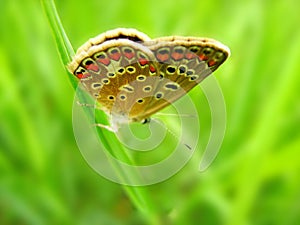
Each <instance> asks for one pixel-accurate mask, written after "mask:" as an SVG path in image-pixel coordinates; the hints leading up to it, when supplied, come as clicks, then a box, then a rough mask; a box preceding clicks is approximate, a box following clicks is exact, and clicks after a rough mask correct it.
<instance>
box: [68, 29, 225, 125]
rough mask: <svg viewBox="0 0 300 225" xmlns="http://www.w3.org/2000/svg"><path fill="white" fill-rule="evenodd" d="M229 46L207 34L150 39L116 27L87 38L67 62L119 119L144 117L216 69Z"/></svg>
mask: <svg viewBox="0 0 300 225" xmlns="http://www.w3.org/2000/svg"><path fill="white" fill-rule="evenodd" d="M228 56H229V49H228V48H227V47H226V46H224V45H223V44H221V43H219V42H217V41H215V40H213V39H208V38H195V37H180V36H171V37H162V38H157V39H150V38H149V37H148V36H147V35H145V34H143V33H141V32H139V31H137V30H134V29H125V28H119V29H115V30H112V31H108V32H106V33H104V34H100V35H99V36H97V37H95V38H92V39H90V40H89V41H88V42H86V43H85V44H84V45H83V46H82V47H80V48H79V49H78V51H77V53H76V55H75V56H74V58H73V60H72V62H71V63H70V64H69V65H68V69H69V71H70V72H71V73H73V74H74V75H75V76H77V77H78V78H79V79H80V81H81V83H82V84H83V86H84V88H85V89H86V90H87V91H88V92H89V93H90V94H91V95H92V96H93V97H94V98H95V99H96V100H97V101H98V102H99V103H100V105H101V109H102V110H103V111H105V112H106V113H107V114H108V115H109V116H111V118H112V119H111V126H112V130H117V129H118V126H119V124H123V123H130V122H139V121H141V122H143V121H146V120H147V118H149V117H150V116H151V115H153V114H154V113H156V112H157V111H159V110H161V109H163V108H164V107H166V106H168V105H170V104H171V103H172V102H174V101H176V100H177V99H178V98H180V97H182V96H183V95H185V94H186V93H187V92H188V91H190V90H191V89H192V88H193V87H195V86H196V85H197V84H199V83H200V82H201V81H202V80H203V79H204V78H205V77H207V76H208V75H209V74H211V73H212V72H213V71H214V70H216V69H217V68H218V67H219V66H220V65H221V64H222V63H223V62H224V61H225V60H226V58H227V57H228Z"/></svg>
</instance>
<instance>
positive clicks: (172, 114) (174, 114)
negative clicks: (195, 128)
mask: <svg viewBox="0 0 300 225" xmlns="http://www.w3.org/2000/svg"><path fill="white" fill-rule="evenodd" d="M156 115H161V116H177V117H190V118H196V117H197V116H196V115H193V114H177V113H162V112H157V113H156Z"/></svg>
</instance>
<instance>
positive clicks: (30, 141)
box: [0, 0, 300, 225]
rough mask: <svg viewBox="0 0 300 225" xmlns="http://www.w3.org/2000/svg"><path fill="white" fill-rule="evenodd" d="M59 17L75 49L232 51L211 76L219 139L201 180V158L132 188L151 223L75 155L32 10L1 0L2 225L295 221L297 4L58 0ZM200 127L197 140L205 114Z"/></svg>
mask: <svg viewBox="0 0 300 225" xmlns="http://www.w3.org/2000/svg"><path fill="white" fill-rule="evenodd" d="M57 8H58V12H59V14H60V16H61V20H62V23H63V25H64V27H65V29H66V32H67V34H68V36H69V38H70V40H71V42H72V44H73V46H74V48H76V49H77V48H78V47H79V46H80V45H81V44H82V43H84V42H85V41H86V40H88V39H89V38H90V37H93V36H96V35H97V34H99V33H101V32H104V31H106V30H109V29H113V28H116V27H133V28H136V29H139V30H141V31H143V32H145V33H146V34H148V35H149V36H150V37H158V36H164V35H175V34H176V35H193V36H207V37H212V38H215V39H217V40H220V41H221V42H223V43H225V44H226V45H228V46H229V47H230V49H231V52H232V56H231V58H230V59H229V60H228V61H227V62H226V63H225V64H224V65H223V66H222V67H221V68H220V69H219V70H218V71H216V73H215V76H216V77H217V79H218V81H219V83H220V86H221V87H222V90H223V94H224V98H225V101H226V107H227V119H228V120H227V130H226V134H225V139H224V142H223V145H222V147H221V150H220V153H219V155H218V157H217V158H216V160H215V161H214V162H213V164H212V165H211V166H210V167H209V168H208V170H206V171H205V172H202V173H199V172H198V165H199V160H200V157H201V151H200V150H199V151H197V152H196V154H195V155H194V156H193V158H192V160H191V161H190V162H189V163H188V164H187V166H186V167H185V168H184V169H182V170H181V171H180V172H179V173H178V174H177V175H176V176H174V177H172V178H171V179H169V180H167V181H165V182H163V183H160V184H156V185H152V186H148V187H140V188H136V189H132V190H138V191H140V192H141V193H144V194H145V195H147V198H148V199H150V201H151V202H152V203H151V204H153V208H154V209H153V212H154V214H155V216H156V217H157V218H158V219H156V220H155V221H160V222H153V220H152V219H151V218H150V216H147V215H146V214H145V213H142V212H141V211H140V210H137V208H136V207H135V205H134V204H133V203H132V201H131V199H130V198H128V195H127V194H126V192H125V191H124V188H123V187H122V186H121V185H119V184H115V183H112V182H110V181H108V180H106V179H104V178H102V177H101V176H99V175H98V174H97V173H96V172H94V171H93V170H92V169H91V168H90V167H89V166H88V164H87V163H86V162H85V160H84V158H83V157H82V156H81V154H80V151H79V150H78V147H77V145H76V142H75V139H74V136H73V130H72V103H73V97H74V90H73V89H72V87H71V85H70V82H69V80H68V76H67V74H66V71H65V69H64V65H63V64H62V63H61V61H60V58H59V54H58V52H57V50H56V44H55V41H54V39H53V36H52V33H51V30H50V27H49V24H48V22H47V18H46V16H45V14H44V12H43V9H42V7H41V5H40V2H39V1H36V0H24V1H17V0H16V1H5V0H4V1H3V0H2V1H1V2H0V68H1V81H0V118H1V126H0V224H100V225H102V224H109V225H118V224H122V225H123V224H128V225H134V224H136V225H143V224H204V225H210V224H214V225H216V224H222V225H223V224H224V225H246V224H247V225H250V224H251V225H252V224H254V225H273V224H278V225H279V224H280V225H289V224H299V223H300V179H299V178H300V157H299V155H300V132H299V131H300V98H299V97H300V95H299V89H300V29H299V24H300V14H299V9H300V3H299V1H297V0H277V1H271V0H264V1H261V0H251V1H250V0H246V1H239V0H228V1H221V0H219V1H217V0H214V1H202V0H201V1H196V0H194V1H193V0H179V1H176V2H175V1H173V0H165V1H161V0H152V1H135V0H128V1H122V0H111V1H102V0H89V1H71V0H63V1H57ZM191 96H192V97H193V99H194V100H195V101H200V102H204V103H205V98H204V97H203V96H200V97H199V99H200V100H198V94H197V93H196V92H191ZM204 105H205V104H204ZM200 118H201V120H202V121H201V126H202V127H201V134H203V138H204V139H205V138H208V135H209V131H210V123H208V122H205V118H207V119H208V120H209V118H210V112H209V109H207V105H206V106H205V107H204V109H203V113H202V114H201V115H200ZM203 120H204V121H203Z"/></svg>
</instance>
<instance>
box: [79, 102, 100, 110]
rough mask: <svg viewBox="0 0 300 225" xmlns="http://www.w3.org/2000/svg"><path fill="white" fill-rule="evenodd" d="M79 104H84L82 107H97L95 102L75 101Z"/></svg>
mask: <svg viewBox="0 0 300 225" xmlns="http://www.w3.org/2000/svg"><path fill="white" fill-rule="evenodd" d="M76 103H77V104H78V105H79V106H84V107H91V108H95V109H96V108H97V105H96V104H88V103H81V102H79V101H77V102H76Z"/></svg>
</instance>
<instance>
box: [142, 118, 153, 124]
mask: <svg viewBox="0 0 300 225" xmlns="http://www.w3.org/2000/svg"><path fill="white" fill-rule="evenodd" d="M150 121H151V119H150V118H146V119H143V120H142V121H141V124H147V123H150Z"/></svg>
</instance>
